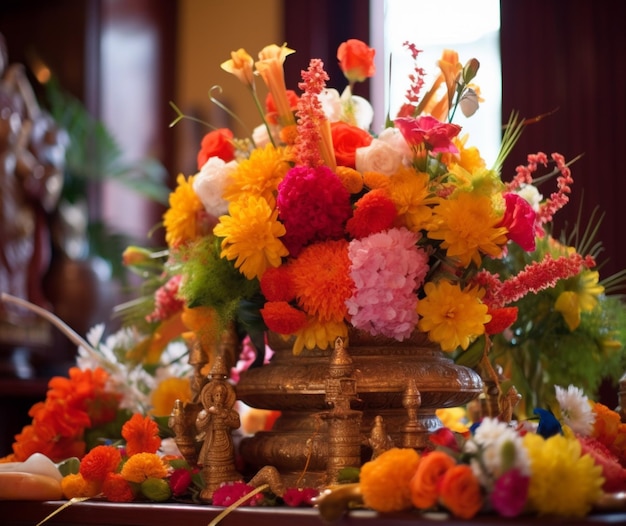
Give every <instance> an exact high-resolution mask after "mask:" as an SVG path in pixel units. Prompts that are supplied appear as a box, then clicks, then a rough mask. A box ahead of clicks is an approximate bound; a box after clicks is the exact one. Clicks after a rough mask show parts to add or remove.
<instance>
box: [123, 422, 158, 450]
mask: <svg viewBox="0 0 626 526" xmlns="http://www.w3.org/2000/svg"><path fill="white" fill-rule="evenodd" d="M122 436H123V437H124V440H126V454H127V455H128V456H132V455H136V454H137V453H156V452H157V451H158V449H159V448H160V447H161V438H160V437H159V426H158V425H157V423H156V422H155V421H154V420H152V418H150V417H149V416H143V415H141V414H139V413H135V414H134V415H133V416H132V417H131V418H130V420H128V421H127V422H126V423H125V424H124V425H123V426H122Z"/></svg>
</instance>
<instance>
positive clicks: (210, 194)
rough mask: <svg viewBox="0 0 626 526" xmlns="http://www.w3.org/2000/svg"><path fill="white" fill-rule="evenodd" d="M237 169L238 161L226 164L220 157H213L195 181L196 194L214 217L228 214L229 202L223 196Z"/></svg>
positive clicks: (205, 164)
mask: <svg viewBox="0 0 626 526" xmlns="http://www.w3.org/2000/svg"><path fill="white" fill-rule="evenodd" d="M236 167H237V161H230V162H228V163H226V162H224V161H223V160H222V159H220V158H219V157H211V158H210V159H209V160H208V161H207V162H206V163H204V166H202V168H201V169H200V172H199V173H198V174H197V175H196V177H195V179H194V181H193V190H194V192H196V195H197V196H198V198H199V199H200V201H202V204H203V205H204V209H205V210H206V211H207V212H208V213H209V214H211V215H212V216H214V217H219V216H221V215H224V214H226V213H228V201H226V200H225V199H224V198H223V197H222V196H223V195H224V189H225V188H226V186H227V185H228V183H229V182H230V178H231V175H232V173H233V171H234V170H235V168H236Z"/></svg>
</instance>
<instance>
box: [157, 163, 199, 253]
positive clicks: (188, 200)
mask: <svg viewBox="0 0 626 526" xmlns="http://www.w3.org/2000/svg"><path fill="white" fill-rule="evenodd" d="M193 180H194V176H191V177H189V178H186V177H185V176H184V175H183V174H179V176H178V178H177V179H176V184H177V185H178V186H177V187H176V189H175V190H174V191H173V192H172V193H171V194H170V199H169V205H170V206H169V208H168V209H167V211H166V212H165V214H164V216H163V225H164V227H165V241H166V242H167V244H168V245H169V246H173V247H175V246H178V245H180V244H182V243H185V242H187V241H190V240H193V239H195V238H196V236H198V235H199V232H198V224H197V219H198V213H199V212H201V211H202V210H204V206H203V205H202V202H201V201H200V198H199V197H198V196H197V195H196V192H195V191H194V189H193Z"/></svg>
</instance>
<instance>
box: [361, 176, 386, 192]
mask: <svg viewBox="0 0 626 526" xmlns="http://www.w3.org/2000/svg"><path fill="white" fill-rule="evenodd" d="M363 184H364V185H365V186H366V187H367V188H369V189H371V190H374V189H376V188H386V187H387V185H388V184H389V176H388V175H385V174H381V173H378V172H363Z"/></svg>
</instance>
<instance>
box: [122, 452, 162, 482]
mask: <svg viewBox="0 0 626 526" xmlns="http://www.w3.org/2000/svg"><path fill="white" fill-rule="evenodd" d="M121 475H122V477H123V478H124V480H128V481H129V482H137V483H139V484H140V483H142V482H143V481H144V480H146V479H149V478H155V479H163V478H165V477H167V468H166V467H165V464H163V461H162V460H161V457H159V455H157V454H156V453H137V454H136V455H133V456H131V457H130V458H129V459H128V460H127V461H126V462H125V463H124V465H123V466H122V471H121Z"/></svg>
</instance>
